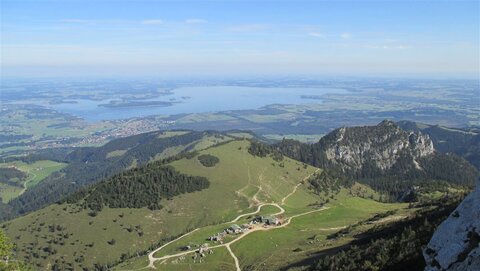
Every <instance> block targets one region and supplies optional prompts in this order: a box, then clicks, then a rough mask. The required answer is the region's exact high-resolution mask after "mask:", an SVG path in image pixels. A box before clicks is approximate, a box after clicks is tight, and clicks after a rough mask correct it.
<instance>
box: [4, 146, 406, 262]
mask: <svg viewBox="0 0 480 271" xmlns="http://www.w3.org/2000/svg"><path fill="white" fill-rule="evenodd" d="M249 144H250V143H249V141H248V140H236V141H231V142H228V143H224V144H220V145H218V146H215V147H211V148H208V149H205V150H201V151H198V154H197V155H203V154H210V155H213V156H215V157H218V158H219V162H218V163H217V164H215V165H214V166H213V167H205V166H203V165H202V164H201V163H200V162H199V161H198V159H197V158H196V157H185V158H182V159H180V160H176V161H173V162H171V163H170V164H171V165H172V166H173V167H175V169H176V170H178V171H180V172H181V173H184V174H189V175H194V176H204V177H207V178H208V180H209V181H210V187H209V188H208V189H204V190H201V191H197V192H194V193H188V194H182V195H180V196H176V197H174V198H173V199H169V200H163V201H162V202H161V204H162V206H164V207H163V209H161V210H156V211H151V210H148V209H146V208H141V209H127V208H118V209H112V208H103V210H102V211H100V212H99V213H98V215H96V216H94V217H92V216H89V214H88V212H89V211H88V210H84V209H82V208H81V207H79V206H77V205H75V204H54V205H51V206H49V207H46V208H44V209H42V210H39V211H36V212H34V213H31V214H28V215H26V216H24V217H20V218H17V219H15V220H13V221H10V222H7V223H5V224H4V225H2V227H3V228H4V230H5V232H6V233H7V234H8V236H9V237H10V238H11V239H12V240H13V241H14V242H15V243H16V244H17V246H18V248H19V256H21V257H23V258H24V259H26V260H27V261H29V262H32V263H34V264H35V265H36V268H37V269H49V268H51V266H53V265H54V264H56V265H57V267H59V268H60V269H65V268H67V267H72V268H75V269H80V268H83V267H92V266H93V265H94V264H96V263H98V264H107V263H114V262H118V261H119V260H120V258H123V259H128V260H126V261H125V262H123V263H121V264H120V265H118V266H116V269H117V270H132V269H139V268H144V267H146V266H147V265H149V263H150V262H149V260H148V258H147V256H138V257H135V255H136V254H137V253H138V252H142V251H146V250H148V252H146V253H149V252H152V251H153V250H154V249H157V248H159V250H157V251H156V252H155V253H153V252H152V257H153V258H158V259H159V260H157V261H155V262H152V264H153V265H154V266H156V267H157V268H158V269H160V270H236V264H235V261H234V258H233V255H234V256H235V257H236V258H238V262H239V267H240V268H241V269H242V270H248V269H260V270H278V269H279V268H280V267H284V266H287V265H289V264H292V263H294V262H298V261H300V260H302V259H305V258H307V257H308V256H309V255H310V254H312V253H317V252H318V251H321V250H323V249H327V248H332V247H336V246H339V245H343V244H346V243H348V242H349V241H351V240H352V238H351V237H348V236H347V237H345V238H340V239H337V240H330V239H328V238H327V237H328V235H329V234H332V233H335V232H337V231H339V230H340V229H343V228H345V227H348V226H349V225H352V224H356V223H357V222H359V221H364V220H366V219H368V218H370V217H372V216H374V215H375V214H379V213H384V212H386V211H389V210H399V211H398V212H397V214H398V213H402V214H406V213H408V212H409V211H408V210H407V209H405V208H406V207H407V206H406V205H405V204H386V203H380V202H377V201H375V200H372V199H370V198H378V197H379V195H378V194H376V193H375V192H373V191H372V190H371V189H369V188H368V187H365V186H363V185H360V184H355V185H354V186H353V187H352V188H349V189H345V188H343V189H341V190H340V192H339V193H331V192H330V193H329V196H328V197H327V196H326V193H323V192H322V193H320V194H315V193H314V192H313V191H312V190H311V189H310V188H309V184H308V181H307V178H308V177H309V176H311V175H312V174H313V173H315V172H318V171H320V169H317V168H314V167H310V166H305V165H303V164H302V163H300V162H298V161H294V160H291V159H289V158H286V157H284V158H283V160H282V161H275V160H274V159H273V158H271V157H268V156H267V157H257V156H252V155H251V154H250V153H249V152H248V147H249ZM19 166H20V165H19ZM322 203H323V204H324V205H323V207H322V208H320V206H321V204H322ZM325 203H326V204H325ZM260 205H261V206H260ZM257 211H258V212H257ZM272 214H276V216H277V218H278V219H280V221H281V223H282V225H281V226H271V227H267V228H264V227H262V226H261V225H255V226H254V227H253V228H252V229H253V230H252V229H251V230H249V231H247V232H246V233H243V234H231V235H227V236H226V237H225V239H224V240H223V241H222V242H220V241H207V238H208V237H209V236H211V235H214V234H216V233H219V232H221V231H223V230H224V229H225V228H228V227H229V226H231V225H232V224H238V225H242V224H244V223H248V222H249V221H251V220H252V219H253V217H255V216H256V215H272ZM242 215H243V216H242ZM373 225H374V224H372V225H364V226H362V227H358V228H356V230H365V229H367V228H368V227H372V226H373ZM204 244H208V247H209V248H211V249H210V250H209V251H213V252H207V253H204V255H203V256H200V254H199V253H197V252H196V250H198V249H199V247H200V246H202V245H204ZM186 246H190V248H189V249H187V250H186V251H184V248H185V247H186ZM228 247H230V249H231V251H232V253H230V252H229V251H228V249H227V248H228ZM179 253H180V255H177V254H179ZM175 255H177V256H175Z"/></svg>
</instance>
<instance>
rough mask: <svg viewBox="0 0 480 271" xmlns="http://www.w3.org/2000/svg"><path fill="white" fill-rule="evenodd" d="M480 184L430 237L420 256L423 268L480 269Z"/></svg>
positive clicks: (430, 269) (429, 269)
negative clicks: (422, 256) (424, 263)
mask: <svg viewBox="0 0 480 271" xmlns="http://www.w3.org/2000/svg"><path fill="white" fill-rule="evenodd" d="M479 243H480V184H477V187H476V189H475V190H474V191H473V192H472V193H470V195H468V196H467V197H466V198H465V200H464V201H463V202H462V203H461V204H460V205H459V206H458V207H457V209H455V211H453V213H452V214H451V215H450V216H449V217H448V218H447V219H446V220H445V221H444V222H442V224H440V226H439V227H438V229H437V230H436V231H435V233H434V234H433V236H432V239H431V240H430V242H429V243H428V246H427V247H426V248H425V249H424V251H423V255H424V258H425V261H426V263H427V267H426V268H425V271H440V270H455V271H457V270H458V271H460V270H461V271H470V270H471V271H474V270H475V271H478V270H480V245H479Z"/></svg>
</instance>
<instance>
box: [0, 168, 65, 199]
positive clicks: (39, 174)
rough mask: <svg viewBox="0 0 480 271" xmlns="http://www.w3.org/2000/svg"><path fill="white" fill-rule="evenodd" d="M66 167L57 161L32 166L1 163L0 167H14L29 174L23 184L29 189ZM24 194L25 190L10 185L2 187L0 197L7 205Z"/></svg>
mask: <svg viewBox="0 0 480 271" xmlns="http://www.w3.org/2000/svg"><path fill="white" fill-rule="evenodd" d="M66 165H67V164H64V163H58V162H55V161H50V160H41V161H36V162H34V163H31V164H27V163H24V162H21V161H15V162H11V163H1V164H0V167H9V166H14V167H16V168H17V169H18V170H20V171H23V172H25V173H26V174H27V178H26V179H25V181H24V182H23V183H22V185H23V186H24V188H26V189H28V188H30V187H33V186H35V185H37V184H38V183H39V182H41V181H42V180H43V179H45V178H46V177H48V176H49V175H50V174H52V173H53V172H55V171H59V170H60V169H62V168H64V167H65V166H66ZM23 192H24V189H23V188H20V187H8V185H4V186H0V197H1V198H2V200H3V202H5V203H6V202H8V201H10V200H11V199H13V198H16V197H18V196H19V195H20V194H21V193H23Z"/></svg>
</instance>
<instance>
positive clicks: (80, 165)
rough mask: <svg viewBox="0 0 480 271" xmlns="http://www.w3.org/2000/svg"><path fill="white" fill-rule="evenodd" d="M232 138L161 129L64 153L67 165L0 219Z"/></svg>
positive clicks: (34, 188)
mask: <svg viewBox="0 0 480 271" xmlns="http://www.w3.org/2000/svg"><path fill="white" fill-rule="evenodd" d="M232 139H233V137H231V136H229V135H226V134H221V133H217V132H196V131H171V132H160V131H158V132H150V133H145V134H139V135H134V136H130V137H125V138H120V139H116V140H112V141H111V142H109V143H107V144H105V145H104V146H101V147H90V148H79V149H76V150H74V151H73V152H71V153H69V154H68V155H66V156H64V158H63V159H64V161H63V162H67V163H68V166H67V167H65V168H64V169H63V170H61V171H60V172H58V173H55V174H53V175H51V176H49V177H48V178H47V179H45V180H44V181H42V182H41V183H40V184H38V185H37V186H35V187H33V188H31V189H29V190H27V191H26V192H25V193H24V194H22V195H21V196H20V197H18V198H16V199H14V200H12V201H11V202H9V203H8V206H6V207H8V209H10V210H8V211H10V214H8V212H2V213H0V220H1V219H8V218H9V217H11V216H15V215H18V214H24V213H28V212H30V211H34V210H37V209H39V208H41V207H43V206H46V205H48V204H50V203H53V202H55V201H58V200H60V199H61V198H62V197H65V196H67V195H69V194H71V193H72V192H74V191H76V190H77V189H79V188H81V187H84V186H88V185H90V184H93V183H96V182H97V181H99V180H101V179H104V178H107V177H109V176H112V175H114V174H116V173H119V172H121V171H123V170H125V169H128V168H130V167H134V166H137V165H143V164H146V163H147V162H150V161H152V160H155V159H162V158H166V157H170V156H174V155H177V154H180V153H184V152H189V151H194V150H198V149H204V148H207V147H209V146H212V145H215V144H218V143H222V142H225V141H229V140H232ZM45 155H48V154H44V156H45ZM55 157H58V155H56V156H55ZM4 207H5V206H4ZM4 209H7V208H4ZM2 215H3V217H2Z"/></svg>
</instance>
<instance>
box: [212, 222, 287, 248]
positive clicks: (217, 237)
mask: <svg viewBox="0 0 480 271" xmlns="http://www.w3.org/2000/svg"><path fill="white" fill-rule="evenodd" d="M260 224H263V226H264V227H268V226H278V225H281V222H280V220H279V219H278V218H276V217H274V216H256V217H255V218H254V219H253V220H251V221H250V222H249V223H245V224H242V225H240V226H239V225H237V224H232V225H231V226H230V227H228V228H226V229H224V230H223V231H221V232H219V233H217V234H214V235H212V236H210V237H208V238H207V240H208V241H219V242H222V241H223V239H224V238H225V237H226V236H227V235H228V234H240V233H244V232H246V231H248V230H251V229H252V228H253V227H254V225H260Z"/></svg>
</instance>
